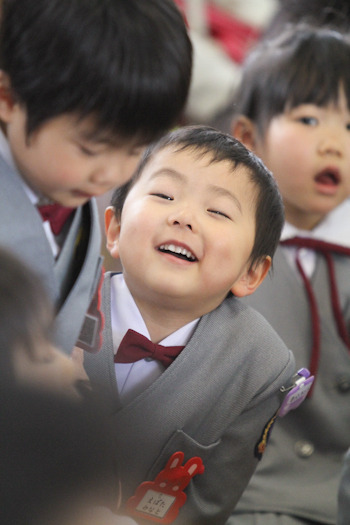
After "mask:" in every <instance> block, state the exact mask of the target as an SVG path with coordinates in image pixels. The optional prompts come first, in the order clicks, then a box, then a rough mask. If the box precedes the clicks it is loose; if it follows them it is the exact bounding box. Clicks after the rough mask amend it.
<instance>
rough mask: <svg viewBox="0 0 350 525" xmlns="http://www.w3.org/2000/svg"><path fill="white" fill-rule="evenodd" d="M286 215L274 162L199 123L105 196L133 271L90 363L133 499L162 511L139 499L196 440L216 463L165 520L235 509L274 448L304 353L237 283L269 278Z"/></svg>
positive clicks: (111, 285)
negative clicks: (294, 350)
mask: <svg viewBox="0 0 350 525" xmlns="http://www.w3.org/2000/svg"><path fill="white" fill-rule="evenodd" d="M282 224H283V206H282V203H281V199H280V195H279V192H278V190H277V186H276V184H275V182H274V179H273V177H272V176H271V174H270V173H269V172H268V171H267V170H266V168H265V167H264V165H263V164H262V162H261V161H260V160H259V159H258V158H257V157H256V156H255V155H254V154H252V153H250V152H249V151H248V150H247V149H246V148H245V147H244V146H243V145H242V144H240V143H239V142H238V141H236V140H235V139H233V138H232V137H230V136H228V135H225V134H222V133H220V132H218V131H216V130H214V129H212V128H207V127H200V126H199V127H196V126H195V127H188V128H180V129H178V130H176V131H174V132H172V133H169V134H168V135H166V136H165V137H163V138H162V139H160V141H159V142H157V143H155V144H153V145H152V146H150V148H148V149H147V151H146V153H145V154H144V156H143V158H142V160H141V163H140V165H139V167H138V169H137V170H136V172H135V174H134V176H133V178H132V179H131V181H130V182H129V183H127V184H126V185H124V186H123V187H121V188H120V189H118V190H116V192H115V194H114V196H113V199H112V207H110V208H108V209H107V210H106V236H107V247H108V249H109V251H110V253H111V255H112V256H113V257H115V258H117V257H119V258H120V261H121V264H122V266H123V273H115V274H110V273H109V274H106V278H105V282H104V287H103V296H102V297H103V306H104V311H105V320H106V325H105V331H104V344H103V347H102V350H101V352H100V353H98V354H95V355H94V354H91V353H90V354H86V356H85V368H86V370H87V372H88V375H89V377H90V379H91V381H92V383H93V385H96V384H97V385H98V386H99V387H101V388H102V389H103V394H104V395H105V396H106V406H107V405H109V406H110V412H111V415H112V421H113V425H114V427H115V429H116V436H117V437H118V439H117V441H118V444H117V446H116V455H117V456H118V464H120V467H121V480H122V487H123V502H124V504H125V503H126V501H127V500H128V503H127V504H126V510H127V511H128V512H130V514H131V516H133V517H135V518H136V519H139V518H142V517H147V519H149V520H151V521H152V518H153V517H154V518H156V515H155V514H152V513H151V512H152V511H150V513H147V515H146V514H142V512H141V513H140V511H139V510H137V509H138V507H139V504H140V502H139V500H138V498H139V496H140V492H139V491H141V492H142V490H143V487H144V485H141V486H140V484H141V483H142V482H146V481H152V480H153V479H154V478H155V477H156V475H159V474H160V471H162V470H163V469H164V468H166V465H167V464H169V461H170V464H171V462H172V458H173V457H174V456H173V455H174V454H179V453H180V454H182V453H183V454H184V457H185V461H191V460H193V461H198V463H200V464H201V465H202V466H203V467H204V472H203V470H202V473H201V474H198V475H196V476H195V477H194V478H193V479H192V480H191V481H190V483H189V486H188V488H187V489H186V494H187V500H186V502H185V503H184V505H183V507H182V508H179V514H178V518H177V515H175V516H174V515H172V516H171V517H170V516H169V514H168V511H165V510H164V509H165V508H166V502H165V501H163V498H160V501H158V509H156V510H155V511H154V512H157V510H158V511H159V512H164V516H163V518H162V519H164V520H166V521H164V523H165V522H166V523H170V522H174V523H179V524H181V525H188V524H194V523H201V524H206V523H208V524H209V523H211V524H212V523H215V524H216V525H219V524H221V523H225V521H226V519H227V518H228V516H229V514H230V512H231V510H232V509H233V507H234V506H235V504H236V502H237V501H238V499H239V497H240V495H241V493H242V491H243V489H244V488H245V486H246V484H247V483H248V480H249V478H250V476H251V475H252V473H253V471H254V469H255V467H256V465H257V462H258V460H259V458H260V457H261V455H262V452H263V449H264V446H265V445H266V441H267V436H268V434H269V431H270V429H271V427H272V423H273V421H274V419H275V417H276V413H277V411H278V409H279V406H280V403H281V401H282V398H281V395H282V394H281V392H280V388H281V387H282V386H283V385H285V386H287V385H288V384H289V382H290V378H291V376H292V375H293V373H294V360H293V357H292V354H291V353H290V352H289V350H288V349H287V348H286V346H285V345H284V344H283V343H282V341H281V340H280V338H279V337H278V336H277V334H276V333H275V332H274V331H273V330H272V329H271V327H270V326H269V325H268V324H267V323H266V322H265V320H264V319H263V318H262V316H260V315H259V314H258V313H256V312H255V311H253V310H252V309H250V308H249V307H246V306H245V305H242V304H240V302H239V301H238V299H237V298H236V297H233V296H232V294H233V295H235V296H237V297H241V296H245V295H249V294H251V293H253V292H254V291H255V290H256V288H257V287H258V286H259V285H260V283H261V282H262V280H263V279H264V278H265V276H266V274H267V272H268V270H269V268H270V264H271V258H272V256H273V253H274V250H275V247H276V245H277V242H278V239H279V236H280V231H281V228H282ZM132 336H134V338H135V337H136V340H135V341H134V343H133V345H132V346H131V348H130V346H129V348H126V343H127V341H128V339H129V337H132ZM130 343H131V341H130ZM158 343H160V344H158ZM146 344H148V346H150V348H147V349H146V348H145V345H146ZM135 345H136V346H135ZM140 347H141V353H139V350H140ZM130 350H131V354H132V355H130V354H128V351H130ZM179 352H180V353H179ZM176 356H177V357H176ZM198 458H199V459H198ZM175 461H176V458H174V462H175ZM163 474H164V473H163ZM163 474H160V476H162V475H163ZM169 485H170V486H172V485H174V486H175V485H176V476H175V477H174V478H173V480H172V481H171V480H169ZM165 486H166V488H163V491H165V490H166V489H169V486H168V485H167V484H166V483H165ZM178 488H179V487H178ZM174 490H175V489H174ZM178 492H179V493H180V492H181V491H180V490H178ZM232 494H233V498H232ZM133 495H134V496H135V497H134V499H131V500H130V499H129V498H130V497H132V496H133ZM179 497H180V494H179ZM178 504H179V501H178V500H177V499H176V498H175V502H174V505H173V506H174V507H176V506H177V505H178ZM141 506H142V505H141ZM124 509H125V507H124V508H123V507H122V511H124ZM169 512H170V513H171V512H172V510H171V509H170V511H169ZM168 519H169V520H170V521H168ZM154 521H155V522H157V519H154Z"/></svg>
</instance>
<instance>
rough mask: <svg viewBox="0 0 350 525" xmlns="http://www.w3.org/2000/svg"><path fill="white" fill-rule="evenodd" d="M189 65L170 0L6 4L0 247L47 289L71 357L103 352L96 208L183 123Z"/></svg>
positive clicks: (60, 340)
mask: <svg viewBox="0 0 350 525" xmlns="http://www.w3.org/2000/svg"><path fill="white" fill-rule="evenodd" d="M191 58H192V57H191V43H190V41H189V38H188V35H187V31H186V27H185V24H184V21H183V18H182V16H181V14H180V12H179V11H178V10H177V8H176V6H175V5H174V2H173V1H172V0H147V2H144V1H143V0H128V1H127V2H125V0H112V1H109V0H5V1H4V2H3V3H2V16H1V27H0V121H1V129H2V133H1V136H0V184H1V192H0V224H1V226H0V244H1V245H3V246H5V247H7V248H8V249H11V250H12V251H13V252H14V253H15V254H16V255H18V256H19V257H20V258H21V259H22V260H24V261H25V263H26V264H27V265H29V266H30V267H32V268H33V269H35V271H36V272H37V273H38V275H39V276H40V278H41V279H42V281H43V283H44V286H45V288H46V289H47V292H48V294H49V297H50V300H51V301H52V302H53V303H54V305H55V310H56V314H57V318H56V326H55V341H56V343H57V344H58V345H59V346H60V347H61V348H63V349H64V350H65V351H66V352H67V353H69V352H71V350H72V349H73V347H74V345H75V344H76V342H77V340H78V339H79V343H78V344H79V346H81V347H82V348H85V349H90V350H92V351H93V350H96V349H97V348H98V346H99V344H100V338H99V331H100V327H101V323H102V320H101V317H100V314H99V311H98V303H99V296H98V293H97V289H98V284H99V282H100V280H101V258H100V255H99V254H100V231H99V222H98V215H97V210H96V205H95V202H94V199H93V197H95V196H98V195H101V194H102V193H104V192H106V191H107V190H110V189H111V188H113V187H114V186H116V185H118V184H122V183H124V182H125V181H126V180H127V179H128V178H129V177H130V176H131V174H132V172H133V169H134V168H135V166H136V164H137V161H138V159H139V155H140V153H141V151H142V150H143V148H144V146H145V144H147V143H148V142H149V141H151V140H154V139H155V138H156V137H158V136H159V135H161V134H162V133H163V132H164V131H165V130H167V129H168V128H169V127H170V126H172V125H173V124H174V123H175V122H176V121H177V118H178V117H179V115H180V113H181V111H182V109H183V106H184V104H185V101H186V97H187V92H188V88H189V83H190V74H191ZM41 216H42V217H41ZM43 221H44V222H43ZM89 305H91V311H90V312H88V314H87V316H86V317H85V314H86V312H87V310H88V307H89ZM84 317H85V322H84ZM83 322H84V325H83ZM82 326H83V329H82V330H81V328H82ZM79 334H80V335H79Z"/></svg>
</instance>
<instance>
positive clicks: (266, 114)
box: [234, 24, 350, 136]
mask: <svg viewBox="0 0 350 525" xmlns="http://www.w3.org/2000/svg"><path fill="white" fill-rule="evenodd" d="M349 64H350V36H349V35H345V34H342V33H340V32H338V31H336V30H332V29H330V28H325V27H320V28H317V27H313V26H308V25H305V24H297V25H291V26H289V27H288V28H286V30H285V31H284V32H283V33H282V34H281V35H279V36H277V37H276V38H274V39H267V40H264V41H262V42H261V43H260V44H258V45H257V46H256V47H255V48H254V50H253V51H252V52H251V53H250V55H249V56H248V58H247V59H246V61H245V64H244V67H243V74H242V80H241V83H240V86H239V87H238V89H237V92H236V96H235V99H236V102H235V106H234V112H235V115H237V116H239V115H245V116H246V117H248V118H249V119H251V120H252V121H253V122H254V123H255V124H256V125H257V128H258V132H259V133H260V134H261V136H263V134H264V131H265V130H266V127H267V126H268V124H269V123H270V121H271V119H272V118H273V117H275V116H276V115H279V114H281V113H283V112H284V111H285V110H286V109H292V108H293V107H296V106H298V105H300V104H316V105H317V106H326V105H327V104H329V103H335V104H336V103H337V102H338V100H339V89H340V87H343V88H344V92H345V97H346V100H347V102H348V104H349V103H350V67H349Z"/></svg>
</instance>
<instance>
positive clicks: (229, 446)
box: [85, 274, 295, 525]
mask: <svg viewBox="0 0 350 525" xmlns="http://www.w3.org/2000/svg"><path fill="white" fill-rule="evenodd" d="M103 309H104V311H105V323H106V324H105V331H104V345H103V348H102V350H101V352H100V353H99V354H95V355H92V354H86V355H85V365H86V370H87V372H88V375H89V376H90V378H91V381H92V382H93V383H94V384H96V385H98V386H99V387H100V388H101V389H102V391H103V395H105V396H106V398H107V400H108V401H109V409H110V413H111V417H112V421H113V424H114V428H115V431H116V439H117V445H116V456H117V459H118V462H119V465H120V472H121V478H122V494H123V499H124V502H125V500H127V499H128V498H129V497H130V496H132V495H133V494H134V492H135V490H136V488H137V487H138V485H139V484H140V483H141V482H143V481H146V480H153V479H154V477H155V476H156V475H157V474H158V473H159V472H160V470H162V469H163V468H164V467H165V465H166V463H167V461H168V459H169V458H170V456H171V455H172V454H173V453H174V452H176V451H182V452H184V454H185V461H187V460H188V459H189V458H191V457H193V456H199V457H200V458H201V459H202V460H203V463H204V467H205V472H204V474H201V475H197V476H196V477H194V478H193V480H192V481H191V483H190V485H189V487H188V488H187V490H186V492H187V501H186V503H185V505H184V507H182V509H181V510H180V514H179V517H178V519H177V520H176V521H175V523H179V524H181V525H187V524H190V523H191V524H192V525H193V524H196V523H201V524H202V525H205V524H209V523H210V524H213V523H215V524H216V525H220V524H221V523H225V521H226V519H227V517H228V515H229V514H230V512H231V510H232V509H233V508H234V506H235V505H236V503H237V501H238V499H239V497H240V495H241V493H242V491H243V490H244V488H245V486H246V484H247V483H248V480H249V478H250V477H251V475H252V473H253V471H254V469H255V468H256V466H257V463H258V459H257V457H256V455H255V447H256V445H257V444H258V443H259V442H260V441H261V437H262V434H263V431H264V429H265V427H266V425H267V423H268V422H269V421H270V419H271V418H272V416H273V415H274V414H275V413H276V411H277V409H278V407H279V405H280V403H281V395H280V392H279V389H280V388H281V386H282V385H286V384H288V383H289V380H290V377H291V376H292V375H293V374H294V372H295V363H294V359H293V356H292V354H291V352H290V351H289V350H288V349H287V347H286V346H285V345H284V343H283V342H282V341H281V339H280V338H279V337H278V336H277V334H276V333H275V332H274V331H273V330H272V329H271V327H270V326H269V325H268V323H267V322H266V321H265V320H264V319H263V317H262V316H261V315H259V314H258V313H256V312H254V311H253V310H252V309H250V308H249V307H246V306H244V305H242V304H241V303H239V301H238V300H237V299H235V298H229V299H227V300H225V301H224V302H223V303H222V305H220V306H219V307H218V308H217V309H216V310H215V311H213V312H211V313H210V314H207V315H205V316H204V317H202V318H201V319H200V321H199V323H198V325H197V328H196V330H195V332H194V334H193V335H192V337H191V339H190V341H189V342H188V344H187V345H186V346H185V348H184V350H183V351H182V352H181V354H180V355H179V356H178V357H177V358H176V360H175V361H174V362H173V363H172V364H171V365H170V366H169V367H168V368H167V369H166V370H165V371H164V373H163V374H162V375H161V376H160V377H159V378H158V379H157V380H156V381H155V382H154V383H153V384H152V385H151V386H150V387H148V388H147V389H146V390H145V391H144V392H143V393H142V394H140V395H139V396H138V397H136V398H135V399H133V400H132V401H131V402H130V403H129V404H127V405H126V406H122V405H121V402H120V400H119V396H118V389H117V384H116V376H115V371H114V362H113V357H114V352H113V342H112V333H111V312H110V274H107V275H106V278H105V283H104V288H103ZM106 405H107V401H106Z"/></svg>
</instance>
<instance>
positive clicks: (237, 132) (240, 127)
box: [231, 115, 257, 151]
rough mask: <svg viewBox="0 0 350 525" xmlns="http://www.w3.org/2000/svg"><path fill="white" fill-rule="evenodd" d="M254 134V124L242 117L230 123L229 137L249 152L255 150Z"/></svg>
mask: <svg viewBox="0 0 350 525" xmlns="http://www.w3.org/2000/svg"><path fill="white" fill-rule="evenodd" d="M256 133H257V131H256V126H255V124H254V123H253V122H252V121H251V120H250V119H249V118H248V117H245V116H244V115H239V117H237V118H236V119H235V120H234V122H233V123H232V128H231V135H232V136H233V137H235V138H236V139H237V140H239V141H240V142H242V144H244V145H245V147H246V148H248V149H250V150H251V151H254V149H255V143H256Z"/></svg>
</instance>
